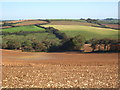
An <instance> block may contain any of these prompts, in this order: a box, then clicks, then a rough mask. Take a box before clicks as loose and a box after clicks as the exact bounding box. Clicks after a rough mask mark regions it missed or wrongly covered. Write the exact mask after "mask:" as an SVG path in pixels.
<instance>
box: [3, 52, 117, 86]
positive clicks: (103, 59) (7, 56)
mask: <svg viewBox="0 0 120 90" xmlns="http://www.w3.org/2000/svg"><path fill="white" fill-rule="evenodd" d="M1 51H2V56H3V59H2V61H3V87H14V88H18V87H19V88H20V87H34V88H35V87H37V88H48V87H53V88H55V87H57V88H58V87H65V88H69V87H74V88H75V87H80V88H108V87H109V88H116V87H118V82H117V81H118V73H117V72H118V70H117V69H118V66H117V64H118V54H117V53H111V54H109V53H106V54H81V53H72V52H71V53H70V52H66V53H44V52H43V53H39V52H36V53H35V52H21V51H12V50H1Z"/></svg>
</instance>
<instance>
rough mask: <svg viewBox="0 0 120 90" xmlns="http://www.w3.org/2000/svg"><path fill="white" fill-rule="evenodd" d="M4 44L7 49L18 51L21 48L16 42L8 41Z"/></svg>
mask: <svg viewBox="0 0 120 90" xmlns="http://www.w3.org/2000/svg"><path fill="white" fill-rule="evenodd" d="M6 44H7V48H8V49H20V48H21V43H20V42H19V41H17V40H9V41H8V42H7V43H6Z"/></svg>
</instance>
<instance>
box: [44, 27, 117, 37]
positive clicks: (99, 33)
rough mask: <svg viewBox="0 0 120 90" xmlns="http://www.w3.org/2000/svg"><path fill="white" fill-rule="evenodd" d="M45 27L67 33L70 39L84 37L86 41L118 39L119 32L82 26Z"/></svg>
mask: <svg viewBox="0 0 120 90" xmlns="http://www.w3.org/2000/svg"><path fill="white" fill-rule="evenodd" d="M43 26H45V27H54V28H56V29H59V30H60V31H62V32H65V33H66V34H67V35H68V36H69V37H73V36H76V35H79V34H81V35H83V36H84V37H85V38H86V39H91V38H111V39H112V38H113V39H117V38H118V30H114V29H106V28H98V27H90V26H80V25H43Z"/></svg>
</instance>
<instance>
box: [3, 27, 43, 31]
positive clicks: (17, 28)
mask: <svg viewBox="0 0 120 90" xmlns="http://www.w3.org/2000/svg"><path fill="white" fill-rule="evenodd" d="M40 30H41V31H43V30H44V29H43V28H40V27H37V26H34V25H31V26H20V27H13V28H6V29H2V31H5V32H19V31H40Z"/></svg>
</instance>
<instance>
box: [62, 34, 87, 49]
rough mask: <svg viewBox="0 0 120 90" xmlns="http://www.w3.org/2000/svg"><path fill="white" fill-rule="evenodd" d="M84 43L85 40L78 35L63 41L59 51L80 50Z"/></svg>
mask: <svg viewBox="0 0 120 90" xmlns="http://www.w3.org/2000/svg"><path fill="white" fill-rule="evenodd" d="M84 42H85V39H84V38H83V37H82V36H81V35H78V36H75V37H73V38H69V39H67V40H65V41H64V42H63V44H62V45H61V47H60V49H62V50H70V51H74V50H81V49H82V48H83V45H84Z"/></svg>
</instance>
